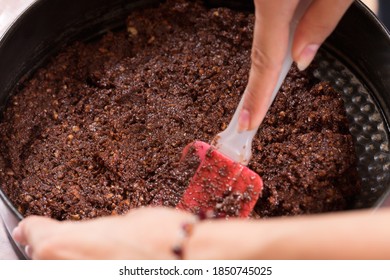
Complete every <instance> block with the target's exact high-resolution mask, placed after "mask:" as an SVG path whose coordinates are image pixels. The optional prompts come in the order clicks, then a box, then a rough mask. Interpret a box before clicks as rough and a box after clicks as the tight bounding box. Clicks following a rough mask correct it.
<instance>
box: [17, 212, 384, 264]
mask: <svg viewBox="0 0 390 280" xmlns="http://www.w3.org/2000/svg"><path fill="white" fill-rule="evenodd" d="M192 219H193V216H192V215H190V214H188V213H184V212H181V211H177V210H173V209H166V208H143V209H137V210H133V211H131V212H130V213H129V214H127V215H125V216H120V217H110V218H99V219H95V220H91V221H86V222H57V221H53V220H50V219H48V218H42V217H30V218H26V219H25V220H23V222H22V223H21V224H20V226H19V227H18V229H17V230H16V231H15V232H14V238H15V239H16V240H17V241H18V242H20V243H22V244H27V245H29V248H31V249H30V252H29V253H30V255H31V256H32V258H34V259H174V258H175V255H174V254H173V253H172V247H173V246H174V245H175V244H176V242H177V240H178V238H179V235H178V233H179V232H180V228H181V227H182V225H183V223H186V222H188V221H190V220H192ZM389 220H390V209H383V210H380V211H378V212H376V213H374V214H373V213H372V210H365V211H353V212H349V213H348V212H343V213H341V212H340V213H331V214H321V215H310V216H301V217H284V218H273V219H268V220H239V219H231V220H228V221H227V220H209V221H203V222H200V223H198V224H197V225H196V226H195V229H194V231H193V234H192V235H191V236H190V237H189V238H188V240H187V242H185V243H184V257H185V258H188V259H384V258H387V259H388V258H390V239H389V236H390V224H389V223H388V222H387V221H389Z"/></svg>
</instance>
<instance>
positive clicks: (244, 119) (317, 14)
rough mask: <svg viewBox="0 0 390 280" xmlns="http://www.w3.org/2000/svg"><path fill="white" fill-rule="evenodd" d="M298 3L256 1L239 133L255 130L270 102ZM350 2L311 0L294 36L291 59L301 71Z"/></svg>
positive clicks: (275, 0)
mask: <svg viewBox="0 0 390 280" xmlns="http://www.w3.org/2000/svg"><path fill="white" fill-rule="evenodd" d="M298 2H299V0H272V1H269V0H255V7H256V22H255V30H254V39H253V46H252V57H251V58H252V64H251V70H250V73H249V80H248V85H247V88H246V91H245V99H244V103H243V107H242V110H241V112H240V116H239V124H238V126H239V128H238V129H239V130H240V131H245V130H252V129H255V128H256V127H257V126H258V125H259V124H260V123H261V122H262V121H263V119H264V117H265V115H266V113H267V111H268V108H269V106H270V104H271V102H272V92H273V90H274V88H275V86H276V83H277V80H278V78H279V74H280V71H281V67H282V64H283V60H284V58H285V55H286V52H287V47H288V37H289V25H290V21H291V19H292V17H293V14H294V11H295V9H296V7H297V5H298ZM352 2H353V0H313V1H312V3H311V5H310V6H309V8H308V9H307V10H306V12H305V13H304V15H303V17H302V18H301V20H300V22H299V24H298V26H297V29H296V33H295V36H294V41H293V47H292V56H293V60H294V61H296V62H297V65H298V67H299V69H300V70H303V69H305V68H306V67H307V66H308V65H309V64H310V63H311V61H312V60H313V58H314V56H315V54H316V53H317V51H318V49H319V47H320V45H321V44H322V43H323V42H324V41H325V39H326V38H327V37H328V36H329V34H330V33H331V32H332V31H333V30H334V28H335V27H336V25H337V23H338V21H339V20H340V19H341V17H342V15H343V14H344V13H345V11H346V10H347V9H348V7H349V6H350V5H351V3H352Z"/></svg>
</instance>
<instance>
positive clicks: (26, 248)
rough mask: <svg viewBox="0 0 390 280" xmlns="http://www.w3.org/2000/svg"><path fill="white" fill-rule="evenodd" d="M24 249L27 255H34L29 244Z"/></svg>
mask: <svg viewBox="0 0 390 280" xmlns="http://www.w3.org/2000/svg"><path fill="white" fill-rule="evenodd" d="M24 251H25V252H26V255H27V257H29V258H30V259H31V256H32V248H31V246H29V245H27V246H26V247H25V248H24Z"/></svg>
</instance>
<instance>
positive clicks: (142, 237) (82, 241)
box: [13, 208, 195, 259]
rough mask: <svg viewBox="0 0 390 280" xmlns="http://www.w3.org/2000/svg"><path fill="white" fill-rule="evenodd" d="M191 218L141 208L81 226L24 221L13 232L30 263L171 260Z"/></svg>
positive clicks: (32, 219)
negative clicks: (46, 261)
mask: <svg viewBox="0 0 390 280" xmlns="http://www.w3.org/2000/svg"><path fill="white" fill-rule="evenodd" d="M194 218H195V217H194V216H192V215H191V214H188V213H185V212H182V211H178V210H174V209H167V208H141V209H136V210H132V211H130V212H129V214H127V215H124V216H115V217H103V218H97V219H94V220H89V221H83V222H70V221H66V222H59V221H55V220H52V219H49V218H44V217H36V216H34V217H28V218H26V219H24V220H23V221H22V222H21V223H20V224H19V226H18V227H17V228H16V229H15V230H14V232H13V237H14V239H15V240H16V241H17V242H19V243H20V244H22V245H27V253H28V255H29V256H30V257H31V258H32V259H174V258H176V256H175V254H173V252H172V248H173V246H175V245H176V244H177V242H178V240H179V238H180V236H179V233H180V229H181V227H182V225H183V224H184V223H188V222H191V221H193V219H194Z"/></svg>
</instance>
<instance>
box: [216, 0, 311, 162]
mask: <svg viewBox="0 0 390 280" xmlns="http://www.w3.org/2000/svg"><path fill="white" fill-rule="evenodd" d="M311 2H312V0H301V1H299V4H298V6H297V8H296V10H295V12H294V16H293V18H292V20H291V23H290V33H289V41H288V48H287V53H286V56H285V58H284V61H283V65H282V70H281V72H280V75H279V78H278V81H277V83H276V86H275V88H274V90H273V92H272V93H271V98H270V99H269V100H270V102H269V103H268V104H266V105H265V106H264V108H262V110H264V111H265V112H266V111H268V109H269V107H270V106H271V104H272V102H273V101H274V99H275V96H276V94H277V93H278V91H279V89H280V87H281V85H282V83H283V81H284V79H285V78H286V76H287V73H288V71H289V70H290V68H291V65H292V62H293V59H292V56H291V49H292V44H293V39H294V34H295V29H296V27H297V25H298V22H299V20H300V19H301V17H302V16H303V14H304V13H305V11H306V10H307V8H308V7H309V5H310V4H311ZM244 98H245V95H244V96H243V97H242V98H241V101H240V103H239V105H238V107H237V109H236V112H235V113H234V115H233V118H232V120H231V121H230V124H229V126H228V127H227V128H226V129H225V130H224V131H223V132H221V133H220V134H218V135H217V136H216V138H215V139H214V140H213V143H212V145H213V146H215V147H216V148H217V149H218V150H219V151H220V152H221V153H223V154H224V155H226V156H228V157H229V158H231V159H232V160H234V161H236V162H239V163H241V164H244V165H247V164H248V163H249V160H250V158H251V156H252V140H253V137H254V136H255V135H256V133H257V130H258V129H259V127H258V126H257V127H255V128H254V129H252V130H248V131H243V132H238V118H239V115H240V112H241V110H242V106H243V104H244ZM264 115H265V114H264Z"/></svg>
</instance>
